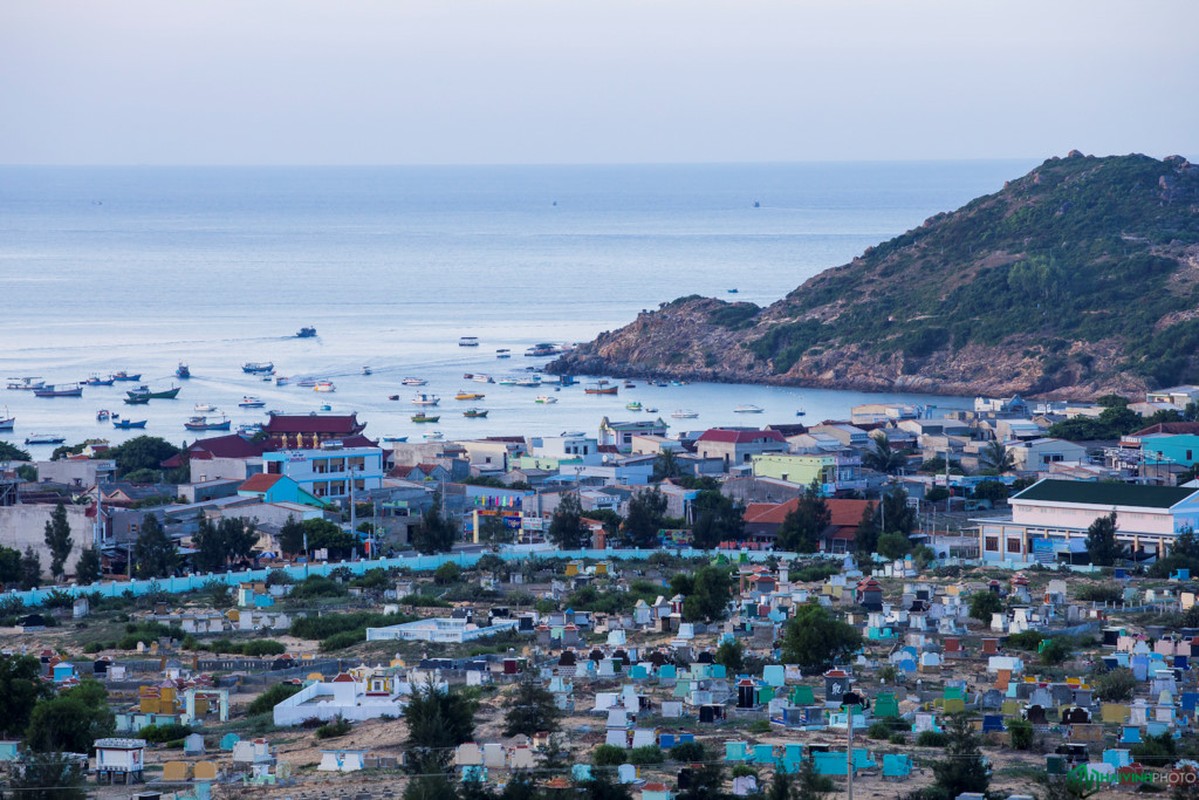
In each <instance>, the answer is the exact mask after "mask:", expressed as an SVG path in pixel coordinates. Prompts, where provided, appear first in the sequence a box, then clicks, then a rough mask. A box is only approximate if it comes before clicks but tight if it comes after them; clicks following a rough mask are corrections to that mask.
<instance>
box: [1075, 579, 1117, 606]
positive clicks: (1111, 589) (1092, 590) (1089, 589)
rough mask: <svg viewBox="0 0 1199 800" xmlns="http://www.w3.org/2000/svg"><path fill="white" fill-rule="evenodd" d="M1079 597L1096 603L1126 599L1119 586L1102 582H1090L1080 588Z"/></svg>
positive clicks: (1077, 595)
mask: <svg viewBox="0 0 1199 800" xmlns="http://www.w3.org/2000/svg"><path fill="white" fill-rule="evenodd" d="M1076 597H1077V599H1079V600H1085V601H1087V602H1095V603H1119V602H1120V601H1121V600H1123V599H1124V592H1123V591H1121V589H1120V587H1119V586H1111V585H1105V584H1101V583H1088V584H1086V585H1085V586H1082V587H1080V588H1079V590H1078V592H1077V594H1076Z"/></svg>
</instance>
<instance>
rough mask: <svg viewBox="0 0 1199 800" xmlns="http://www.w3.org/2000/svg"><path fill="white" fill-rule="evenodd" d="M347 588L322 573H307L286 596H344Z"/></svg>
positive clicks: (297, 597) (293, 597)
mask: <svg viewBox="0 0 1199 800" xmlns="http://www.w3.org/2000/svg"><path fill="white" fill-rule="evenodd" d="M349 593H350V591H349V589H347V588H346V587H345V586H342V585H341V584H340V583H338V582H337V581H335V580H330V579H329V578H326V577H325V576H323V575H309V576H308V577H307V578H305V579H304V580H302V581H300V582H299V583H297V584H295V585H293V586H292V587H291V592H289V593H288V595H287V597H288V599H290V600H315V599H318V598H321V597H345V596H346V595H348V594H349Z"/></svg>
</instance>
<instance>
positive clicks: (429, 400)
mask: <svg viewBox="0 0 1199 800" xmlns="http://www.w3.org/2000/svg"><path fill="white" fill-rule="evenodd" d="M440 402H441V398H440V397H438V396H437V395H435V394H425V393H424V392H422V393H420V394H418V395H415V396H413V398H412V405H414V406H435V405H437V404H438V403H440Z"/></svg>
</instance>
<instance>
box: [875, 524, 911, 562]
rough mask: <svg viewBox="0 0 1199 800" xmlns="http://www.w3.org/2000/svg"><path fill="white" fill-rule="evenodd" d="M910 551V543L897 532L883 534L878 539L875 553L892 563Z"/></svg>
mask: <svg viewBox="0 0 1199 800" xmlns="http://www.w3.org/2000/svg"><path fill="white" fill-rule="evenodd" d="M911 551H912V541H911V539H909V538H908V537H907V536H905V535H904V534H902V533H900V532H899V531H891V532H890V533H884V534H883V535H882V536H880V537H878V544H877V546H876V547H875V552H877V553H878V554H879V555H880V556H882V557H883V558H886V559H890V560H892V561H894V560H895V559H898V558H903V557H904V556H906V555H907V554H908V553H910V552H911Z"/></svg>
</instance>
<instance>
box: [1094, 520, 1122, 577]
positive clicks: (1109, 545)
mask: <svg viewBox="0 0 1199 800" xmlns="http://www.w3.org/2000/svg"><path fill="white" fill-rule="evenodd" d="M1087 555H1089V556H1090V557H1091V563H1092V564H1095V565H1097V566H1100V567H1110V566H1111V565H1112V564H1115V563H1116V559H1119V558H1123V557H1124V547H1123V546H1122V545H1121V544H1120V543H1119V542H1117V541H1116V512H1115V511H1113V512H1112V513H1110V514H1108V515H1107V516H1105V517H1100V518H1099V519H1097V520H1095V521H1094V522H1092V523H1091V527H1089V528H1087Z"/></svg>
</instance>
